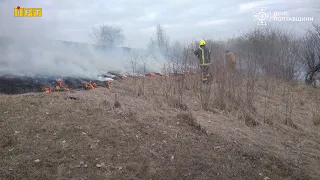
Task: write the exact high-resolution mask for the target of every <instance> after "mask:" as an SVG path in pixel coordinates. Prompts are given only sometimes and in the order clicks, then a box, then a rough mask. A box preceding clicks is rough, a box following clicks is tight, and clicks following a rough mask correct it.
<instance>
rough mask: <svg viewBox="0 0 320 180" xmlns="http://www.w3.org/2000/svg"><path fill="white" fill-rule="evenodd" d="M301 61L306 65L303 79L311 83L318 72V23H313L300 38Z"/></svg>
mask: <svg viewBox="0 0 320 180" xmlns="http://www.w3.org/2000/svg"><path fill="white" fill-rule="evenodd" d="M301 54H302V57H301V59H302V62H303V63H304V64H305V66H306V71H307V74H306V77H305V81H306V83H307V84H309V85H311V84H312V82H313V81H314V76H315V75H316V73H318V72H320V25H319V24H313V29H312V30H309V31H308V32H307V33H306V35H305V36H304V38H303V39H302V52H301Z"/></svg>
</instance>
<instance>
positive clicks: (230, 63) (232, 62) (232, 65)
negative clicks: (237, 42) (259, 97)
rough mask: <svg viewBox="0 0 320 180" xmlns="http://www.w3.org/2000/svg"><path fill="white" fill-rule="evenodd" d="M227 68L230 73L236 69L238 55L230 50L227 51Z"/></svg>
mask: <svg viewBox="0 0 320 180" xmlns="http://www.w3.org/2000/svg"><path fill="white" fill-rule="evenodd" d="M225 59H226V68H227V72H228V73H229V74H233V73H234V72H235V70H236V65H237V64H236V56H235V55H234V54H233V53H232V52H231V51H229V50H226V51H225Z"/></svg>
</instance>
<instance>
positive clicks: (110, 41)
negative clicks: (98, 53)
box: [92, 25, 124, 48]
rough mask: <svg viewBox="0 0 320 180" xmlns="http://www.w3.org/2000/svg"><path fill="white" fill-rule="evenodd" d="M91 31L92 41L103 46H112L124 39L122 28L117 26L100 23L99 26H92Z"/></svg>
mask: <svg viewBox="0 0 320 180" xmlns="http://www.w3.org/2000/svg"><path fill="white" fill-rule="evenodd" d="M92 31H93V39H94V41H95V42H96V43H97V44H98V45H100V46H102V47H103V48H113V47H115V46H116V45H120V44H122V43H123V41H124V35H123V32H122V29H121V28H118V27H112V26H110V25H100V26H99V27H93V28H92Z"/></svg>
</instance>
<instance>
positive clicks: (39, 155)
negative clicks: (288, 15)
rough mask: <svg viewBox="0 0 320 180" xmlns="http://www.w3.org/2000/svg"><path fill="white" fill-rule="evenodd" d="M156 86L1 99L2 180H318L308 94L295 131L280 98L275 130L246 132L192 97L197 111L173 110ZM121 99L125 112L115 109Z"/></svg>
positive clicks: (319, 149) (232, 116) (318, 148)
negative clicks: (139, 90) (140, 89)
mask: <svg viewBox="0 0 320 180" xmlns="http://www.w3.org/2000/svg"><path fill="white" fill-rule="evenodd" d="M151 81H154V80H151ZM148 83H149V82H146V86H147V89H146V95H145V96H139V97H138V96H137V95H136V88H135V87H134V86H132V85H130V84H132V82H129V80H126V81H124V82H121V83H115V84H114V85H113V88H112V89H111V90H108V89H104V88H98V89H95V90H93V91H79V92H75V93H71V92H70V93H65V92H63V93H51V94H42V93H40V94H28V95H27V94H26V95H14V96H6V95H1V96H0V100H1V101H0V103H1V104H0V113H1V118H0V145H1V147H0V179H97V180H98V179H264V178H265V177H269V178H270V179H319V177H320V172H319V171H318V170H319V169H320V164H319V163H318V162H320V159H319V156H320V145H319V144H320V140H319V135H320V131H319V128H318V127H316V126H314V125H313V124H312V120H311V111H310V109H309V106H311V105H310V103H308V102H309V101H311V100H312V99H311V97H312V94H310V92H309V90H308V89H301V88H297V89H295V92H294V93H296V94H297V95H296V97H299V98H298V101H299V102H300V103H299V104H300V105H299V106H296V107H295V109H294V111H293V115H292V117H293V122H294V123H295V125H296V126H297V128H292V127H290V126H286V125H284V123H283V118H284V117H283V111H284V110H283V105H282V104H283V103H282V100H281V94H277V95H278V96H279V97H276V96H275V97H274V98H273V101H272V104H277V105H278V106H277V107H282V108H274V109H275V110H273V111H272V112H278V113H274V114H276V115H277V116H275V117H274V118H273V121H272V122H273V123H272V125H268V124H263V123H262V124H260V125H259V126H256V127H248V126H246V123H245V122H243V120H241V119H239V115H238V114H237V113H238V112H237V111H234V112H233V111H232V112H226V111H219V110H216V111H215V112H208V111H203V110H201V108H200V103H199V100H198V98H195V97H192V96H191V95H190V96H186V99H185V101H184V102H185V104H186V106H187V107H188V109H189V110H187V111H181V110H179V109H176V108H173V107H172V106H170V104H168V103H167V100H165V98H164V97H163V96H162V95H159V93H152V92H154V91H155V90H154V89H153V88H157V87H152V86H151V84H148ZM150 83H151V82H150ZM157 84H158V85H159V83H154V82H152V85H153V86H155V85H157ZM261 92H262V91H261ZM189 93H190V94H192V93H191V92H189ZM313 93H315V92H313ZM115 94H117V97H118V100H119V102H120V104H121V106H120V107H119V108H116V109H114V110H112V109H110V105H113V104H114V99H115ZM262 94H263V93H262ZM71 96H72V97H74V99H70V97H71ZM260 101H263V96H262V95H260V96H259V97H258V98H257V101H256V107H257V109H258V110H257V111H258V112H259V111H262V103H261V102H260ZM274 106H275V105H274ZM275 107H276V106H275ZM190 124H193V126H190ZM194 124H198V125H200V126H201V127H202V128H201V129H199V128H198V127H196V126H194ZM37 160H39V162H38V161H37ZM98 166H99V167H98Z"/></svg>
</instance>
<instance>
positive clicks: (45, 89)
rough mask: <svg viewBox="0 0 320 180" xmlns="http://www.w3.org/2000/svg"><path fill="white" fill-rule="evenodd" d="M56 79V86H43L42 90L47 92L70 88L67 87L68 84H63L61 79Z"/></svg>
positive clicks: (68, 89)
mask: <svg viewBox="0 0 320 180" xmlns="http://www.w3.org/2000/svg"><path fill="white" fill-rule="evenodd" d="M56 81H57V82H58V83H59V85H58V86H56V87H44V88H43V89H42V90H43V92H46V93H49V92H55V91H70V90H71V89H70V88H68V86H66V85H64V84H63V80H62V79H60V78H59V79H56Z"/></svg>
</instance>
